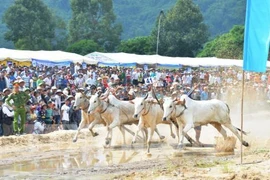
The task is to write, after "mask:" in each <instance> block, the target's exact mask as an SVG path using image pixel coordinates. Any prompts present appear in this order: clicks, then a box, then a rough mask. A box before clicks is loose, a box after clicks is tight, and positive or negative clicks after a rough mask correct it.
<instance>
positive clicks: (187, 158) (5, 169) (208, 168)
mask: <svg viewBox="0 0 270 180" xmlns="http://www.w3.org/2000/svg"><path fill="white" fill-rule="evenodd" d="M269 115H270V113H268V112H261V113H259V115H254V114H250V115H247V116H246V119H247V120H246V121H245V130H247V131H250V134H249V135H248V136H247V137H245V139H247V141H248V142H249V143H250V144H251V146H250V147H249V148H244V159H243V160H244V161H243V162H244V164H243V165H240V164H239V163H240V143H239V141H237V145H236V149H235V152H234V153H230V154H223V153H217V152H216V151H215V148H214V147H213V144H215V138H214V137H215V136H219V134H218V133H217V132H216V131H215V130H214V129H213V128H212V127H210V126H206V127H203V130H202V137H201V141H202V142H203V143H205V144H208V145H207V146H206V147H204V148H199V147H189V146H187V147H186V148H185V149H184V150H182V151H179V149H177V146H176V139H173V138H171V137H170V136H169V127H168V126H166V125H159V129H160V131H161V132H162V134H163V135H165V136H166V139H165V140H164V141H162V142H160V140H159V139H158V138H157V137H156V136H154V139H153V141H154V143H152V145H151V156H149V155H147V154H146V147H145V145H144V144H143V143H137V144H134V145H133V146H131V139H132V137H131V136H130V135H128V136H127V145H122V137H121V134H120V133H119V132H118V130H115V131H114V134H113V136H114V139H113V141H112V147H111V148H104V143H105V133H106V131H105V128H104V127H97V128H96V129H95V130H96V131H97V132H98V133H99V134H100V135H99V136H97V137H91V135H90V133H89V132H88V130H86V129H85V130H83V131H82V133H81V134H80V135H79V138H78V142H76V143H73V142H72V137H73V136H74V134H75V132H74V131H58V132H53V133H50V134H46V135H40V136H33V135H25V136H20V137H15V136H12V137H4V138H0V145H1V149H0V179H35V180H36V179H270V131H269V127H270V118H269V117H270V116H269ZM236 116H237V115H236ZM235 119H237V117H235ZM238 123H239V122H237V121H235V123H234V124H236V125H237V126H238ZM134 128H135V127H131V129H133V130H134ZM189 134H190V136H192V137H194V131H192V130H191V132H190V133H189ZM228 134H229V135H231V134H230V133H228Z"/></svg>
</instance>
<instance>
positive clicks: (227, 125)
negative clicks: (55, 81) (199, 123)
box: [224, 124, 249, 147]
mask: <svg viewBox="0 0 270 180" xmlns="http://www.w3.org/2000/svg"><path fill="white" fill-rule="evenodd" d="M224 126H225V127H227V128H228V129H230V130H231V131H232V132H233V133H234V134H235V135H236V137H237V138H238V139H239V141H240V142H241V143H242V144H243V145H244V146H246V147H248V146H249V144H248V142H246V141H244V140H243V141H241V137H240V135H239V134H238V132H237V129H236V128H235V127H234V126H233V125H232V124H224Z"/></svg>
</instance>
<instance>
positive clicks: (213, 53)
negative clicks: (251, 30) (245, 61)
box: [198, 26, 244, 59]
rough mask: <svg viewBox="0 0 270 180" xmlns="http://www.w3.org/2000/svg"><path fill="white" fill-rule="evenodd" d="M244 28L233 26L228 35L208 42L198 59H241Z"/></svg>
mask: <svg viewBox="0 0 270 180" xmlns="http://www.w3.org/2000/svg"><path fill="white" fill-rule="evenodd" d="M243 44H244V26H234V27H233V28H232V29H231V30H230V32H229V33H226V34H223V35H221V36H218V37H216V38H215V39H214V40H212V41H210V42H208V43H207V44H206V45H205V47H204V48H203V50H202V51H201V52H200V53H199V54H198V57H217V58H228V59H242V55H243Z"/></svg>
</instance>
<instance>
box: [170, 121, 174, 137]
mask: <svg viewBox="0 0 270 180" xmlns="http://www.w3.org/2000/svg"><path fill="white" fill-rule="evenodd" d="M169 125H170V131H171V136H172V138H173V139H175V134H174V133H173V130H172V123H171V124H169Z"/></svg>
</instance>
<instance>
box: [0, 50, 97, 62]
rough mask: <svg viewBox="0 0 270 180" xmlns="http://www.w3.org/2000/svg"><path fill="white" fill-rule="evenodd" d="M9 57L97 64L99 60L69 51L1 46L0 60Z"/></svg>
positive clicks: (24, 59) (19, 59)
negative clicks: (29, 49) (33, 49)
mask: <svg viewBox="0 0 270 180" xmlns="http://www.w3.org/2000/svg"><path fill="white" fill-rule="evenodd" d="M7 58H10V59H13V60H16V61H32V60H33V59H36V60H40V61H42V60H44V61H51V62H65V61H70V62H73V63H77V62H79V63H83V62H85V63H87V64H97V61H96V60H94V59H91V58H89V57H86V56H81V55H78V54H75V53H69V52H64V51H26V50H13V49H5V48H0V61H2V60H5V59H7Z"/></svg>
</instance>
